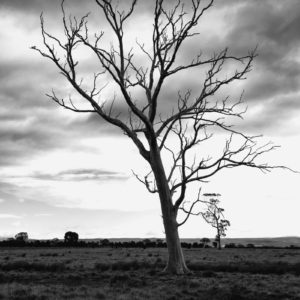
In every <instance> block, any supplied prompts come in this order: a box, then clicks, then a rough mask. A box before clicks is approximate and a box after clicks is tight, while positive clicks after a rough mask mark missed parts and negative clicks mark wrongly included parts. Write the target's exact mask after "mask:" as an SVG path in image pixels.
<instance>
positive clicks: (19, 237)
mask: <svg viewBox="0 0 300 300" xmlns="http://www.w3.org/2000/svg"><path fill="white" fill-rule="evenodd" d="M15 239H16V241H22V242H28V233H27V232H19V233H17V234H16V235H15Z"/></svg>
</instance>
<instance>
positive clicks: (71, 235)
mask: <svg viewBox="0 0 300 300" xmlns="http://www.w3.org/2000/svg"><path fill="white" fill-rule="evenodd" d="M218 246H219V245H218V243H217V242H216V241H215V240H214V241H211V240H210V239H208V238H202V239H200V240H199V242H192V243H189V242H181V247H182V248H185V249H191V248H218ZM0 247H78V248H81V247H82V248H84V247H86V248H142V249H146V248H167V244H166V242H165V241H164V240H163V239H155V240H154V239H144V240H139V241H134V240H132V241H110V240H109V239H102V240H99V241H85V240H79V235H78V233H76V232H72V231H68V232H66V233H65V235H64V239H63V240H62V239H61V240H60V239H58V238H54V239H52V240H30V239H29V238H28V234H27V233H26V232H20V233H18V234H17V235H15V238H9V239H6V240H3V241H0ZM224 248H240V249H242V248H260V249H276V248H288V249H300V247H297V246H294V245H290V246H288V247H278V246H277V247H275V246H264V245H262V246H256V245H254V244H246V245H244V244H236V243H228V244H225V245H224Z"/></svg>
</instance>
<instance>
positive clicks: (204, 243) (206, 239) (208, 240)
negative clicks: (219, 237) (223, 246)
mask: <svg viewBox="0 0 300 300" xmlns="http://www.w3.org/2000/svg"><path fill="white" fill-rule="evenodd" d="M200 242H201V243H203V248H205V247H206V245H207V244H208V243H210V239H209V238H202V239H201V240H200Z"/></svg>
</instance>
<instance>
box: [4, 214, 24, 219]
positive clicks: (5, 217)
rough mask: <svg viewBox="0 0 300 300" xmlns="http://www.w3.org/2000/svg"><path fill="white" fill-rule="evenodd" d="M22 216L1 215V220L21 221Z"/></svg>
mask: <svg viewBox="0 0 300 300" xmlns="http://www.w3.org/2000/svg"><path fill="white" fill-rule="evenodd" d="M21 218H22V216H18V215H13V214H0V219H21Z"/></svg>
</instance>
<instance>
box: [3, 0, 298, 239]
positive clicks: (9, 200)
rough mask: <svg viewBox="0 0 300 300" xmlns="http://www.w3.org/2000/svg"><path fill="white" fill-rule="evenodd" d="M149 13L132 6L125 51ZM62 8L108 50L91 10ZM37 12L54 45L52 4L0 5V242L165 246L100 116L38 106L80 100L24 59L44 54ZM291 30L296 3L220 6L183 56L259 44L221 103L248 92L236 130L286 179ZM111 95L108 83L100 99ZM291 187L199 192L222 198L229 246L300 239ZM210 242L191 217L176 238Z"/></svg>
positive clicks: (238, 1)
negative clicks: (135, 240)
mask: <svg viewBox="0 0 300 300" xmlns="http://www.w3.org/2000/svg"><path fill="white" fill-rule="evenodd" d="M187 3H188V1H187ZM203 3H204V4H205V1H203ZM123 4H124V6H126V5H127V4H128V1H124V2H122V5H123ZM151 4H153V3H152V2H150V1H146V0H139V1H138V4H137V8H136V12H135V13H134V14H133V16H132V18H131V19H130V21H129V22H128V26H127V27H126V33H125V34H126V37H127V38H128V39H127V41H128V45H127V44H126V46H128V48H130V46H131V45H130V44H131V43H133V45H134V42H135V40H136V39H138V40H139V41H141V42H143V43H145V44H146V45H147V43H148V41H149V39H150V38H151V28H152V27H151V24H152V19H153V7H152V6H153V5H151ZM66 10H67V11H68V12H70V13H72V14H75V15H77V16H79V15H82V14H85V13H87V12H91V14H90V21H89V22H90V23H89V24H90V26H91V27H90V28H91V29H93V30H94V29H95V30H98V29H99V28H100V30H104V31H106V32H107V35H105V41H106V42H107V46H108V47H109V45H110V43H111V42H113V40H111V39H112V38H111V34H110V31H109V28H108V26H107V24H106V23H105V20H104V18H103V15H101V12H100V9H99V7H97V5H96V4H95V1H93V0H87V1H79V0H66ZM41 12H43V14H44V19H45V25H46V28H47V30H48V31H49V32H51V33H53V34H55V35H57V36H60V37H61V36H62V32H63V31H62V23H61V11H60V1H59V0H53V1H47V0H26V1H24V0H1V1H0V43H1V52H0V103H1V105H0V236H2V237H9V236H14V235H15V234H16V233H18V232H20V231H26V232H28V234H29V237H31V238H47V239H49V238H56V237H58V238H62V237H63V235H64V233H65V232H66V231H68V230H73V231H76V232H78V233H79V236H80V238H109V237H145V238H149V237H163V236H164V233H163V226H162V218H161V212H160V207H159V200H158V198H157V196H156V195H152V194H149V193H148V192H147V190H146V189H145V187H144V186H143V185H142V184H141V183H140V182H138V181H137V180H136V178H135V176H134V175H133V173H132V170H133V171H134V172H135V173H138V174H141V175H143V174H145V170H146V167H147V165H146V163H145V162H144V161H143V159H142V158H141V157H140V156H139V153H138V151H137V149H136V148H135V146H134V145H133V144H132V142H131V141H130V140H129V139H128V138H127V137H126V136H124V134H123V133H122V132H120V131H119V130H117V129H116V128H113V127H112V126H110V125H108V124H105V122H103V121H102V120H101V119H100V118H99V117H98V116H96V115H90V114H76V113H74V112H70V111H66V110H64V109H63V108H62V107H59V106H58V105H56V104H55V103H53V102H51V100H50V99H49V98H47V97H46V96H45V94H46V93H50V92H51V90H52V89H54V90H55V91H56V92H57V93H58V95H60V96H61V97H68V95H70V94H72V96H73V97H75V98H74V99H75V101H81V100H80V98H79V97H78V96H76V93H75V92H74V91H72V88H71V87H70V86H69V85H68V83H67V82H66V80H65V79H64V78H63V77H62V76H61V75H60V74H59V72H58V70H57V69H56V68H55V67H54V66H53V64H52V63H51V62H50V61H47V60H46V59H45V58H42V57H41V56H39V55H38V54H37V52H35V51H33V50H32V49H30V47H31V46H33V45H36V46H41V45H42V43H41V32H40V19H39V16H40V13H41ZM299 28H300V6H299V1H298V0H253V1H246V0H226V1H225V0H216V1H215V3H214V5H213V7H212V8H210V9H209V10H208V11H207V13H206V14H205V15H204V16H203V17H202V19H201V20H200V22H199V24H198V28H197V31H198V32H200V35H199V36H197V37H195V38H194V39H191V40H190V41H189V42H188V43H187V44H186V45H185V47H184V51H183V52H182V53H181V55H180V58H179V59H182V60H186V61H189V60H191V58H192V57H193V55H196V54H197V53H198V52H199V51H200V50H201V51H202V52H203V53H204V54H205V55H208V56H209V55H211V54H212V53H214V52H218V51H220V50H221V49H223V48H225V47H229V49H230V53H233V54H235V55H240V54H247V53H248V51H249V50H251V49H253V48H255V47H256V46H257V45H258V54H259V55H258V57H257V58H256V59H255V62H254V65H253V70H252V71H251V73H249V74H248V75H247V80H245V81H242V82H239V83H238V84H233V85H232V86H230V87H229V88H227V89H226V90H225V91H224V95H225V94H227V93H228V94H230V95H231V96H232V97H233V98H234V97H239V95H240V94H241V93H242V92H243V91H244V96H243V100H244V103H245V106H247V113H246V114H245V116H244V120H243V121H238V122H237V123H236V126H238V128H239V130H242V131H243V132H245V133H247V134H255V135H263V137H262V138H261V140H262V143H264V142H267V141H272V142H273V143H274V144H276V145H280V146H281V147H280V148H279V149H277V150H276V151H275V152H272V153H268V154H267V155H266V156H265V157H264V158H263V160H264V161H266V162H268V163H270V164H273V165H285V166H288V167H290V168H293V169H294V170H300V160H299V153H300V143H299V139H300V118H299V116H300V99H299V96H300V39H299ZM78 55H79V58H80V67H81V69H80V71H81V74H82V76H83V77H84V78H86V80H87V81H88V80H89V78H90V77H89V76H90V75H91V72H93V70H95V69H97V62H96V61H95V60H94V58H93V57H92V55H91V54H90V53H87V52H84V51H83V52H82V53H79V54H78ZM138 58H139V57H138ZM140 59H141V58H140ZM140 61H142V62H143V60H140ZM194 72H195V73H194ZM197 72H199V74H201V70H199V71H197ZM197 72H196V71H193V72H191V73H187V74H184V75H183V76H181V77H180V76H177V77H176V78H175V79H174V81H171V82H169V83H168V84H166V86H165V87H164V89H163V91H162V98H163V99H164V101H162V102H161V104H160V109H161V111H162V112H165V111H166V110H168V109H169V104H170V103H172V101H174V98H175V97H176V95H177V93H178V90H183V91H184V90H186V89H192V90H196V89H197V85H198V81H197V79H198V78H199V76H200V75H197V74H198V73H197ZM197 76H198V77H197ZM104 80H105V79H104ZM105 83H106V82H103V85H105ZM114 93H116V91H115V87H114V86H113V85H112V84H111V85H109V86H108V87H107V88H106V89H105V91H104V93H103V97H104V98H105V97H112V95H113V94H114ZM118 105H119V108H120V110H122V109H124V106H122V103H121V102H120V103H119V104H118ZM216 135H218V133H216ZM211 151H213V150H211ZM299 180H300V175H299V174H296V173H292V172H289V171H286V170H273V171H272V172H271V173H268V174H262V173H261V172H260V171H258V170H254V169H251V170H248V169H247V168H234V169H230V170H226V171H224V172H220V173H219V174H217V175H216V176H214V177H212V178H211V179H210V182H209V183H207V184H203V185H202V187H201V188H202V191H203V193H209V192H216V193H220V194H221V197H220V200H221V205H222V207H223V208H224V209H225V216H226V217H227V219H229V220H230V222H231V224H232V225H231V227H230V228H229V230H228V232H227V237H277V236H300V226H299V225H300V221H299V209H300V203H299V189H298V187H299ZM214 235H215V232H214V230H213V229H212V228H211V227H210V226H209V225H208V224H206V223H205V222H204V220H203V219H202V218H201V217H199V216H198V217H193V218H191V219H190V220H189V221H188V223H186V224H185V226H183V227H181V228H180V236H181V237H183V238H184V237H185V238H201V237H204V236H207V237H213V236H214Z"/></svg>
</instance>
